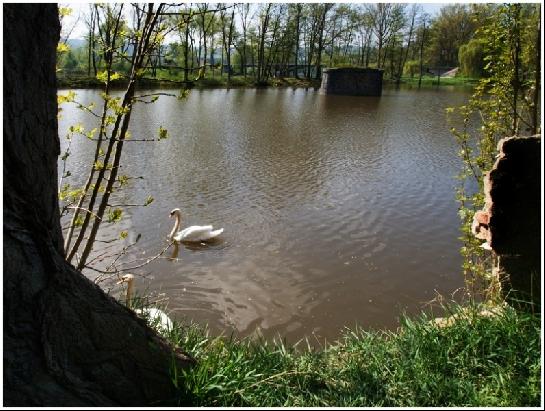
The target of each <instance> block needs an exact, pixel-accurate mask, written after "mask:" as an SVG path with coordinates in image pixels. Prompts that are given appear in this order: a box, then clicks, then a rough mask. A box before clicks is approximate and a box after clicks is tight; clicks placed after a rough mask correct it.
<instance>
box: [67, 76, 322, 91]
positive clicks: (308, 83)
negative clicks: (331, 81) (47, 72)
mask: <svg viewBox="0 0 545 411" xmlns="http://www.w3.org/2000/svg"><path fill="white" fill-rule="evenodd" d="M320 84H321V83H320V80H305V79H296V78H291V77H286V78H271V79H269V80H268V81H265V82H261V83H259V84H258V83H256V82H255V80H254V79H253V78H252V77H244V76H233V77H231V80H229V79H228V78H227V76H214V77H206V78H203V79H201V80H198V81H190V82H188V83H185V82H183V81H181V80H179V79H178V77H177V76H169V75H167V74H165V73H158V75H157V78H148V77H146V78H142V79H140V80H139V81H138V86H139V87H140V88H173V87H174V88H182V87H186V86H187V87H188V88H195V89H211V88H228V87H229V88H238V87H241V88H255V87H320ZM103 86H104V84H103V83H102V82H100V81H99V80H97V79H96V78H94V77H86V76H72V77H63V76H60V77H58V78H57V87H58V88H72V89H77V88H102V87H103ZM126 86H127V82H126V81H125V80H123V79H119V80H116V81H113V82H112V87H113V88H124V87H126Z"/></svg>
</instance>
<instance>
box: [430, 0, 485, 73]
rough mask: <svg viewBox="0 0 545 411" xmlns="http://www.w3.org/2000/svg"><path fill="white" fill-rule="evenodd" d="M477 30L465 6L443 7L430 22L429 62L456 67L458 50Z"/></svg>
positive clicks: (475, 23)
mask: <svg viewBox="0 0 545 411" xmlns="http://www.w3.org/2000/svg"><path fill="white" fill-rule="evenodd" d="M476 28H477V22H476V21H475V19H473V18H472V14H471V12H470V9H469V7H468V6H467V5H465V4H453V5H447V6H443V7H442V8H441V11H440V13H439V15H438V16H437V17H436V18H435V19H434V20H433V21H432V24H431V27H430V30H431V47H430V48H429V50H428V53H429V56H430V60H431V62H432V63H433V64H435V65H438V66H457V65H458V50H459V49H460V47H461V46H462V45H463V44H466V43H467V42H468V41H469V40H471V38H472V37H473V35H474V34H475V29H476Z"/></svg>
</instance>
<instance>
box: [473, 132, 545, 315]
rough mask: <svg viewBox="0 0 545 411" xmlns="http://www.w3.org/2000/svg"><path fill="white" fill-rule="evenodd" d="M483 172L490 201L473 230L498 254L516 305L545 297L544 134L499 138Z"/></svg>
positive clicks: (506, 286)
mask: <svg viewBox="0 0 545 411" xmlns="http://www.w3.org/2000/svg"><path fill="white" fill-rule="evenodd" d="M498 151H499V156H498V159H497V160H496V164H494V167H493V168H492V170H491V171H490V172H488V173H487V174H486V176H485V178H484V194H485V198H486V200H485V206H484V209H483V210H482V211H478V212H477V213H476V214H475V218H474V221H473V232H474V233H475V235H476V237H477V238H480V239H483V240H486V241H487V243H488V244H489V246H490V247H491V249H492V250H493V252H494V253H495V254H496V256H497V257H498V258H497V260H496V261H497V264H496V267H495V269H494V271H495V274H496V276H497V278H498V279H499V281H500V284H501V287H502V294H503V295H504V297H506V298H507V299H508V300H509V301H510V302H511V303H514V305H519V304H520V300H524V301H531V302H533V303H534V304H535V305H534V307H533V309H536V306H539V304H540V303H541V301H540V299H541V287H542V285H541V267H540V258H541V233H540V228H541V208H542V206H543V205H542V204H541V199H540V193H541V169H540V168H541V166H540V163H541V136H532V137H525V138H524V137H509V138H504V139H502V140H500V142H499V144H498Z"/></svg>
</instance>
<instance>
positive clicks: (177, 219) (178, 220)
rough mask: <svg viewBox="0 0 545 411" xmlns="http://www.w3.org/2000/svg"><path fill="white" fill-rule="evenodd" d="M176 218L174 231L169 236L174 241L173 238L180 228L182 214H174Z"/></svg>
mask: <svg viewBox="0 0 545 411" xmlns="http://www.w3.org/2000/svg"><path fill="white" fill-rule="evenodd" d="M174 216H175V217H176V222H175V223H174V227H172V231H171V232H170V234H169V235H168V238H169V239H171V240H172V237H174V234H176V232H177V231H178V228H179V227H180V214H179V213H176V214H174Z"/></svg>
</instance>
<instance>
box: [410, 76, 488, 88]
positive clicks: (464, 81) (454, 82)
mask: <svg viewBox="0 0 545 411" xmlns="http://www.w3.org/2000/svg"><path fill="white" fill-rule="evenodd" d="M478 81H479V79H477V78H471V77H458V76H456V77H441V79H440V81H439V85H440V86H471V85H474V84H476V83H477V82H478ZM401 83H402V84H409V85H416V86H417V85H418V76H415V77H402V78H401ZM422 85H423V86H436V85H437V76H424V77H422Z"/></svg>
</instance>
